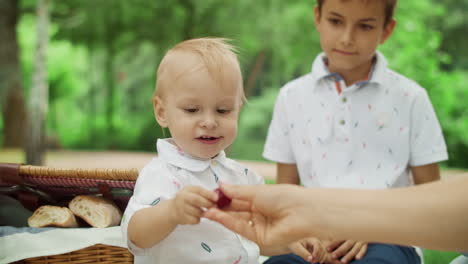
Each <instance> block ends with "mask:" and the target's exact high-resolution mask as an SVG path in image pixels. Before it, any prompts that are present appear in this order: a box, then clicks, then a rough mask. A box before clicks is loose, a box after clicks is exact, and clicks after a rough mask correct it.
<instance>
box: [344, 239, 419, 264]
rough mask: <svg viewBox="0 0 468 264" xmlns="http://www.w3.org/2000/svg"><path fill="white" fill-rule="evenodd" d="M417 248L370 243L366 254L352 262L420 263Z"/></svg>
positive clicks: (372, 263)
mask: <svg viewBox="0 0 468 264" xmlns="http://www.w3.org/2000/svg"><path fill="white" fill-rule="evenodd" d="M420 263H421V260H420V259H419V256H418V254H417V253H416V250H415V249H414V248H413V247H406V246H398V245H390V244H369V246H368V249H367V253H366V255H365V256H364V257H363V258H362V259H360V260H354V261H352V262H351V264H420Z"/></svg>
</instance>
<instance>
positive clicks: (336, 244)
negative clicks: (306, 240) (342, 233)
mask: <svg viewBox="0 0 468 264" xmlns="http://www.w3.org/2000/svg"><path fill="white" fill-rule="evenodd" d="M345 241H346V240H333V241H329V242H327V243H326V247H327V251H328V252H333V251H334V250H335V249H336V248H337V247H339V246H340V245H341V244H343V243H344V242H345Z"/></svg>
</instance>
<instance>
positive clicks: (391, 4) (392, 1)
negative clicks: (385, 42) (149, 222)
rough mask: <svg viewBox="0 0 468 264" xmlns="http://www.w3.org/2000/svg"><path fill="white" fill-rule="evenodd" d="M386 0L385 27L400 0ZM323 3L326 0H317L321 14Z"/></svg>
mask: <svg viewBox="0 0 468 264" xmlns="http://www.w3.org/2000/svg"><path fill="white" fill-rule="evenodd" d="M341 1H346V0H341ZM370 1H375V0H370ZM381 1H384V3H385V10H384V11H385V20H384V27H386V26H387V25H388V23H390V21H392V19H393V14H394V12H395V8H396V5H397V1H398V0H381ZM323 3H325V0H317V6H318V9H319V12H320V14H321V13H322V6H323Z"/></svg>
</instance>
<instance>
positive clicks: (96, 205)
mask: <svg viewBox="0 0 468 264" xmlns="http://www.w3.org/2000/svg"><path fill="white" fill-rule="evenodd" d="M68 207H69V208H70V210H71V211H72V212H73V213H74V214H75V215H76V216H78V217H80V218H82V219H83V220H84V221H86V222H87V223H88V224H89V225H91V226H93V227H99V228H103V227H109V226H116V225H119V224H120V220H121V219H122V213H121V212H120V209H119V208H118V207H117V206H116V205H115V204H114V203H113V202H112V201H110V200H108V199H104V198H102V197H97V196H92V195H78V196H76V197H75V198H73V200H71V201H70V203H69V204H68Z"/></svg>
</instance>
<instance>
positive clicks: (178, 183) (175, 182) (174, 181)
mask: <svg viewBox="0 0 468 264" xmlns="http://www.w3.org/2000/svg"><path fill="white" fill-rule="evenodd" d="M172 184H174V185H175V186H176V187H177V189H179V190H180V182H179V181H177V180H175V179H173V180H172Z"/></svg>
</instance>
